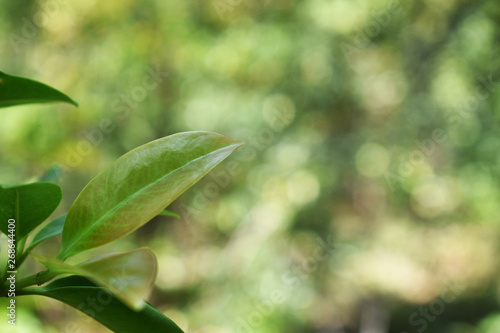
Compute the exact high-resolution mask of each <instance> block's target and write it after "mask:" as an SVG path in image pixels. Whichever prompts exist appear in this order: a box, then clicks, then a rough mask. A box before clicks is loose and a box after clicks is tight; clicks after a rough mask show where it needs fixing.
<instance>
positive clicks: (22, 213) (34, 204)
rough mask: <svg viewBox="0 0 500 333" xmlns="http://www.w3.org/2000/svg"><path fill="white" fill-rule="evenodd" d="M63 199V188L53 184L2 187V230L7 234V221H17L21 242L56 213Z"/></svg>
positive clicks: (17, 235)
mask: <svg viewBox="0 0 500 333" xmlns="http://www.w3.org/2000/svg"><path fill="white" fill-rule="evenodd" d="M61 199H62V191H61V188H60V187H59V186H57V185H56V184H53V183H31V184H25V185H15V186H7V185H0V230H1V231H2V232H3V233H4V234H7V231H8V228H7V225H8V224H7V221H8V220H9V219H15V220H16V222H15V225H16V230H15V233H16V238H17V240H21V239H22V238H23V237H25V236H27V235H28V234H29V233H30V232H31V231H32V230H33V229H35V228H36V227H38V226H39V225H40V223H42V222H43V221H45V220H46V219H47V218H48V217H49V216H50V214H52V213H53V212H54V210H55V209H56V208H57V206H59V203H60V202H61Z"/></svg>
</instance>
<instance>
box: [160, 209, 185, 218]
mask: <svg viewBox="0 0 500 333" xmlns="http://www.w3.org/2000/svg"><path fill="white" fill-rule="evenodd" d="M158 215H159V216H171V217H175V218H176V219H178V218H180V216H179V214H176V213H174V212H171V211H169V210H166V209H165V210H162V211H161V212H160V214H158Z"/></svg>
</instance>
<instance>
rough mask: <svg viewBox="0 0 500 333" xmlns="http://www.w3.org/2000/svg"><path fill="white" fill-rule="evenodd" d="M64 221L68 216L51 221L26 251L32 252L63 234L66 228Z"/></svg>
mask: <svg viewBox="0 0 500 333" xmlns="http://www.w3.org/2000/svg"><path fill="white" fill-rule="evenodd" d="M64 220H66V214H64V215H61V216H59V217H58V218H56V219H55V220H52V221H50V222H49V223H47V225H45V226H44V227H43V228H42V229H40V231H39V232H38V233H37V234H36V235H35V237H34V238H33V240H32V241H31V243H30V245H29V246H28V248H27V249H26V252H30V251H31V250H33V249H34V248H35V246H37V245H38V244H40V243H42V242H43V241H45V240H47V239H49V238H51V237H54V236H57V235H59V234H61V233H62V231H63V227H64Z"/></svg>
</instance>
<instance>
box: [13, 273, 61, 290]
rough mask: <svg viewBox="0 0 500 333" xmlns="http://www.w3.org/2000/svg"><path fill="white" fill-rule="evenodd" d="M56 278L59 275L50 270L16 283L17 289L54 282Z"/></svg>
mask: <svg viewBox="0 0 500 333" xmlns="http://www.w3.org/2000/svg"><path fill="white" fill-rule="evenodd" d="M55 276H57V274H55V273H52V272H50V271H49V270H46V271H42V272H39V273H37V274H33V275H30V276H27V277H25V278H23V279H20V280H18V281H16V289H22V288H25V287H29V286H33V285H38V286H39V285H42V284H44V283H45V282H47V281H50V280H52V279H53V278H54V277H55Z"/></svg>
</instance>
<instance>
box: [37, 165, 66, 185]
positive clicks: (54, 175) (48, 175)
mask: <svg viewBox="0 0 500 333" xmlns="http://www.w3.org/2000/svg"><path fill="white" fill-rule="evenodd" d="M61 173H62V168H61V167H60V166H59V165H53V166H51V167H50V168H49V169H47V171H45V173H44V174H43V175H42V176H41V177H40V179H39V180H38V181H39V182H55V181H56V180H58V179H59V177H60V176H61Z"/></svg>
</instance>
